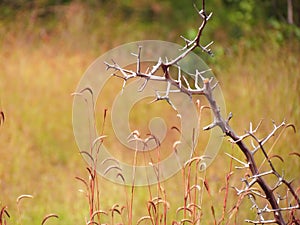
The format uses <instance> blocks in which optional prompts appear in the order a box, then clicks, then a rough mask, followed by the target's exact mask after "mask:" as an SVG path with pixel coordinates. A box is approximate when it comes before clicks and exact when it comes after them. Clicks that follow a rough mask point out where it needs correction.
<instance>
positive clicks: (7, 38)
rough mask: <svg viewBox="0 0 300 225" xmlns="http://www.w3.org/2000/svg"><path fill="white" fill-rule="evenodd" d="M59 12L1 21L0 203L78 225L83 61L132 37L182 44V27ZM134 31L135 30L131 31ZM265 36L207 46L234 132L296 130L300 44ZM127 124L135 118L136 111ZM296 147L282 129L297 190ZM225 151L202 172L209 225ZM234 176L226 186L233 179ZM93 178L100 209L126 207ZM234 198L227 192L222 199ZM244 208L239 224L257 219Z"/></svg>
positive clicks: (139, 199)
mask: <svg viewBox="0 0 300 225" xmlns="http://www.w3.org/2000/svg"><path fill="white" fill-rule="evenodd" d="M60 10H61V11H59V12H60V13H61V18H62V19H61V20H60V21H56V22H55V23H53V24H52V23H48V24H47V25H45V24H42V23H40V21H39V20H34V17H33V18H31V20H27V19H28V18H29V17H30V14H26V13H24V14H23V13H20V14H19V15H18V16H17V17H16V19H15V21H14V22H10V23H5V22H4V21H3V22H1V24H0V32H1V39H0V49H1V54H0V109H1V110H3V112H4V113H5V123H4V125H3V126H1V127H0V160H1V163H0V206H1V207H2V206H4V205H7V206H8V212H9V213H10V216H11V218H10V219H9V220H8V222H9V224H40V223H41V220H42V219H43V217H44V216H45V215H46V214H48V213H55V214H57V215H59V217H60V219H59V221H55V220H49V221H48V222H47V224H84V223H85V220H86V218H87V217H88V203H87V201H86V198H85V196H84V194H82V193H80V192H78V189H82V188H83V186H82V184H81V183H80V182H78V181H77V180H76V179H75V176H80V177H87V173H86V170H85V167H86V164H85V162H84V161H83V160H82V157H81V156H80V154H79V152H78V149H77V146H76V144H75V140H74V136H73V132H72V121H71V119H72V100H73V98H72V96H71V93H72V92H74V90H75V89H76V86H77V84H78V82H79V80H80V78H81V76H82V74H83V73H84V71H85V70H86V69H87V68H88V66H89V65H90V63H91V62H93V60H94V59H95V58H96V57H98V56H99V55H101V54H103V53H105V52H106V51H107V50H109V49H110V48H112V47H116V46H118V45H119V44H123V43H126V42H130V41H136V40H139V39H164V40H166V41H174V42H178V43H181V42H179V41H180V39H179V38H178V37H179V35H180V32H182V31H184V29H185V28H184V27H181V28H178V30H175V31H174V30H172V31H170V30H168V29H162V30H161V32H158V31H160V26H159V24H156V23H155V24H153V25H148V26H147V27H143V26H142V24H139V22H138V21H135V20H132V21H128V22H127V23H126V24H124V23H123V24H121V23H120V20H121V18H118V17H117V18H114V19H111V15H107V14H105V13H104V12H102V13H103V14H100V15H97V17H99V19H98V20H96V22H97V23H96V22H95V23H96V24H92V25H86V23H87V22H88V21H89V16H88V15H89V14H88V9H85V8H84V7H80V6H78V5H76V4H74V5H70V6H69V7H66V8H63V9H60ZM74 15H76V17H75V16H74ZM119 19H120V20H119ZM25 21H29V22H25ZM93 29H94V30H93ZM131 29H132V30H135V32H129V31H130V30H131ZM177 32H178V33H177ZM271 34H272V33H270V36H271ZM267 37H268V36H267V35H266V36H263V35H262V38H263V40H264V41H263V42H262V43H258V44H257V45H255V46H252V47H251V46H250V47H249V45H248V42H247V39H241V40H239V41H236V43H235V44H234V46H229V45H228V44H226V41H227V40H226V39H225V40H222V42H220V43H216V45H215V47H214V48H216V49H217V50H219V51H218V52H217V54H216V56H215V58H214V59H210V60H209V61H208V64H209V65H210V66H211V67H212V69H213V71H214V74H215V75H216V77H217V79H218V80H219V82H220V85H221V87H222V91H223V94H224V97H225V100H226V106H227V111H228V112H229V111H231V112H233V115H234V117H233V119H232V122H231V124H232V127H233V128H234V129H235V130H236V131H237V132H238V133H240V134H242V133H243V132H244V130H245V129H247V128H248V126H249V122H250V121H252V122H253V123H254V124H257V123H258V122H259V121H260V119H262V118H264V119H265V120H264V125H263V127H262V130H261V135H266V134H267V133H268V131H269V130H270V129H271V128H272V123H271V120H274V121H276V122H278V123H279V122H281V121H282V120H283V119H286V120H287V121H288V122H290V123H293V124H295V126H296V128H297V129H298V130H299V128H300V67H299V62H300V44H299V41H297V40H294V39H292V38H291V39H287V40H286V41H285V42H284V43H280V44H279V43H277V42H275V41H274V40H272V39H268V38H267ZM257 38H260V37H257ZM228 43H229V40H228ZM222 45H223V46H222ZM224 46H225V47H224ZM214 48H213V49H214ZM167 109H168V108H167V107H166V108H164V107H163V108H162V110H167ZM136 117H138V115H136ZM132 119H133V120H135V119H136V120H137V121H138V118H135V115H133V116H132ZM109 132H111V131H109V130H107V133H109ZM108 145H110V143H108ZM111 145H112V146H113V144H111ZM269 146H271V144H270V145H269ZM299 146H300V136H299V132H298V133H296V134H294V133H293V132H292V131H291V130H287V131H286V132H285V133H284V134H283V135H282V136H281V138H280V140H279V142H278V143H277V144H276V146H275V148H274V149H273V153H274V154H280V155H281V156H282V157H283V159H284V167H285V174H286V176H287V177H290V178H294V179H295V185H298V186H299V184H300V173H299V171H300V161H299V159H298V158H297V157H295V156H294V157H292V156H289V155H288V153H289V152H298V153H299ZM225 152H230V153H232V154H234V155H236V156H240V153H238V152H237V148H232V146H231V145H230V143H229V142H227V141H225V142H224V143H223V145H222V148H221V150H220V153H219V155H218V157H217V158H216V160H215V161H214V163H213V165H212V166H211V167H209V169H208V171H207V173H206V176H207V179H208V182H209V184H210V189H211V195H212V197H206V199H205V200H206V201H207V202H204V203H203V214H204V216H203V221H204V222H206V223H209V221H210V222H211V221H212V217H211V212H210V205H211V204H214V205H215V207H216V208H219V210H217V211H216V214H217V217H220V212H221V208H222V203H221V202H220V200H219V196H220V194H219V189H221V188H222V187H223V186H224V179H225V174H226V173H227V172H228V171H229V164H230V159H229V158H228V157H226V156H225V154H224V153H225ZM278 166H282V163H279V162H278ZM238 174H239V173H238V172H237V174H236V176H233V178H232V184H236V185H238V183H239V182H240V177H239V176H238ZM181 179H182V177H181V174H178V175H177V176H175V177H174V178H171V179H169V180H168V181H166V182H165V183H164V184H163V185H164V188H165V190H166V193H167V200H168V201H169V202H170V207H171V208H170V215H173V216H174V215H175V211H176V209H177V208H178V207H180V206H181V205H182V201H183V197H182V196H181V195H180V194H178V193H180V192H183V185H182V180H181ZM99 181H100V195H101V205H102V208H103V209H104V210H109V209H110V208H111V207H112V206H113V205H114V204H115V203H118V204H120V205H124V204H125V201H126V197H125V196H126V195H124V189H123V187H121V186H119V185H116V184H112V183H110V182H108V181H105V180H104V179H102V178H101V177H99ZM129 193H130V192H129V190H127V194H128V195H130V194H129ZM22 194H30V195H33V196H34V198H33V199H24V200H22V202H20V205H19V209H18V207H17V204H16V199H17V197H18V196H20V195H22ZM148 199H149V196H148V192H147V190H145V189H143V188H137V189H136V190H135V196H134V206H133V207H134V215H133V216H134V221H136V220H137V219H138V218H140V217H141V216H144V215H145V214H147V210H146V201H147V200H148ZM235 200H236V197H235V195H234V192H233V191H232V192H230V198H229V202H230V203H231V204H232V203H233V202H235ZM245 202H246V200H245ZM218 206H219V207H218ZM242 206H243V207H244V208H243V210H240V213H239V214H240V215H239V217H238V219H239V220H240V221H243V219H244V218H246V217H251V216H253V215H254V212H253V211H250V210H249V211H246V210H244V209H247V207H249V206H250V205H249V203H248V204H247V203H245V204H243V205H242ZM205 210H206V211H205ZM206 215H207V216H206ZM170 217H171V216H170ZM170 220H171V218H170ZM206 223H205V224H206Z"/></svg>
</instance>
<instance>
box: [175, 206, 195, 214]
mask: <svg viewBox="0 0 300 225" xmlns="http://www.w3.org/2000/svg"><path fill="white" fill-rule="evenodd" d="M181 211H188V212H189V214H190V216H191V215H192V213H193V210H191V209H190V208H189V207H184V206H183V207H179V208H178V209H177V210H176V216H177V217H178V214H179V213H180V212H181Z"/></svg>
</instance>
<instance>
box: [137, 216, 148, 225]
mask: <svg viewBox="0 0 300 225" xmlns="http://www.w3.org/2000/svg"><path fill="white" fill-rule="evenodd" d="M144 220H151V221H152V218H151V216H143V217H141V218H140V219H139V220H138V221H137V222H136V225H139V224H140V223H141V222H143V221H144Z"/></svg>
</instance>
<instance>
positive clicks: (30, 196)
mask: <svg viewBox="0 0 300 225" xmlns="http://www.w3.org/2000/svg"><path fill="white" fill-rule="evenodd" d="M25 198H33V196H32V195H20V196H19V197H18V198H17V204H19V203H20V201H21V200H22V199H25Z"/></svg>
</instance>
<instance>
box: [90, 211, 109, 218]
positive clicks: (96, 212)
mask: <svg viewBox="0 0 300 225" xmlns="http://www.w3.org/2000/svg"><path fill="white" fill-rule="evenodd" d="M98 214H104V215H108V213H107V212H105V211H103V210H97V211H95V212H93V214H92V215H91V219H94V217H95V216H96V215H98Z"/></svg>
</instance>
